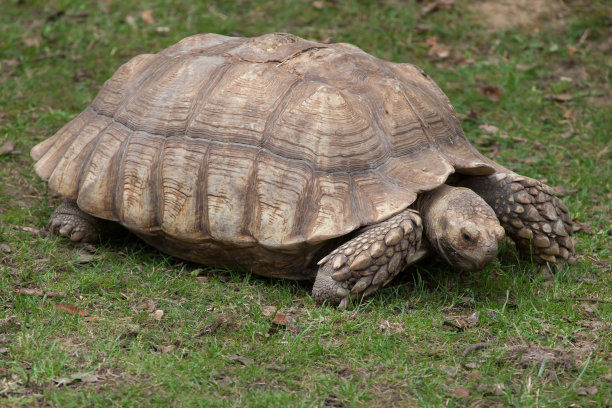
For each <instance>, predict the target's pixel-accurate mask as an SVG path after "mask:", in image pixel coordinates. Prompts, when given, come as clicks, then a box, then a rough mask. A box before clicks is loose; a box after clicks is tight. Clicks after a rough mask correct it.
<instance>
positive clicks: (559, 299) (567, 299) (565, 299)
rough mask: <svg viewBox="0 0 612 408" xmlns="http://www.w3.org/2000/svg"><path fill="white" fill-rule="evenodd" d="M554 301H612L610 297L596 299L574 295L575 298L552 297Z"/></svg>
mask: <svg viewBox="0 0 612 408" xmlns="http://www.w3.org/2000/svg"><path fill="white" fill-rule="evenodd" d="M551 300H552V301H554V302H567V301H569V300H575V301H578V302H590V303H612V299H597V298H590V297H575V298H552V299H551Z"/></svg>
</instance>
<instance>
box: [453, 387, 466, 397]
mask: <svg viewBox="0 0 612 408" xmlns="http://www.w3.org/2000/svg"><path fill="white" fill-rule="evenodd" d="M452 396H453V397H455V398H467V397H469V396H470V392H469V391H468V389H467V388H465V387H457V388H455V389H454V390H453V393H452Z"/></svg>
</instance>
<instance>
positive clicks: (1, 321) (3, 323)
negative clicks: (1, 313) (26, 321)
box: [0, 315, 17, 329]
mask: <svg viewBox="0 0 612 408" xmlns="http://www.w3.org/2000/svg"><path fill="white" fill-rule="evenodd" d="M15 317H17V316H16V315H10V316H6V317H3V318H2V319H0V329H2V328H3V327H5V326H8V325H9V324H10V323H11V322H12V321H13V320H15Z"/></svg>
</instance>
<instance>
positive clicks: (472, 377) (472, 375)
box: [468, 370, 480, 381]
mask: <svg viewBox="0 0 612 408" xmlns="http://www.w3.org/2000/svg"><path fill="white" fill-rule="evenodd" d="M478 377H480V371H478V370H473V371H472V372H470V375H469V376H468V380H469V381H476V380H477V379H478Z"/></svg>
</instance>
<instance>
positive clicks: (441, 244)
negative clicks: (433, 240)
mask: <svg viewBox="0 0 612 408" xmlns="http://www.w3.org/2000/svg"><path fill="white" fill-rule="evenodd" d="M438 248H439V251H440V253H441V254H442V256H443V257H444V259H446V262H448V263H449V264H451V265H453V266H457V267H459V268H461V269H463V270H465V271H479V270H481V269H483V268H484V267H485V266H487V265H488V264H489V263H490V262H492V261H493V260H494V259H495V254H496V253H497V245H494V246H491V247H487V248H480V249H482V250H479V251H477V253H476V254H474V255H472V254H471V253H469V252H467V251H459V250H457V249H456V248H455V247H453V245H452V244H451V242H450V239H448V238H447V237H443V238H440V239H438Z"/></svg>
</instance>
